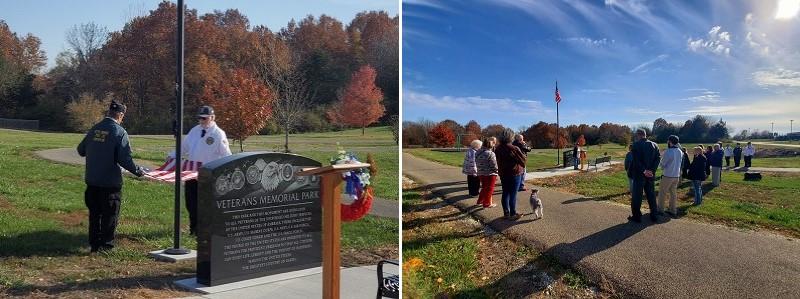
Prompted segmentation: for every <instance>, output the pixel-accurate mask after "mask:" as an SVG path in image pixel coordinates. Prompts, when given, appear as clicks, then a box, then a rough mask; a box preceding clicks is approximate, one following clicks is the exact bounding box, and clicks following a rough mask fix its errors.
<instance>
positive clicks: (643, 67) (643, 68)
mask: <svg viewBox="0 0 800 299" xmlns="http://www.w3.org/2000/svg"><path fill="white" fill-rule="evenodd" d="M667 58H669V55H667V54H661V55H658V56H657V57H656V58H653V59H650V60H648V61H645V62H643V63H642V64H639V65H638V66H636V67H635V68H633V69H631V70H630V71H628V72H629V73H636V72H639V71H641V72H647V67H648V66H650V65H652V64H654V63H657V62H661V61H663V60H664V59H667Z"/></svg>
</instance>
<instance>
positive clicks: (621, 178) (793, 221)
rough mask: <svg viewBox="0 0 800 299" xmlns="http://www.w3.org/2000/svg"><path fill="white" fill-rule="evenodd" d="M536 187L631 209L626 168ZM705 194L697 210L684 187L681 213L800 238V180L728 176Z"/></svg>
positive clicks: (688, 187)
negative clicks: (550, 188) (799, 194)
mask: <svg viewBox="0 0 800 299" xmlns="http://www.w3.org/2000/svg"><path fill="white" fill-rule="evenodd" d="M764 160H766V159H764ZM657 175H660V171H659V173H657ZM533 184H536V185H541V186H545V187H553V188H556V189H560V190H564V191H569V192H574V193H578V194H582V195H585V196H589V197H594V198H596V200H610V201H615V202H619V203H624V204H629V203H630V195H629V193H628V182H627V176H626V174H625V172H624V170H622V166H620V165H616V166H614V167H613V168H612V169H611V170H609V171H605V172H600V173H594V172H586V173H580V174H578V175H570V176H560V177H556V178H550V179H541V180H534V181H533ZM704 188H705V189H704V190H706V191H705V192H704V196H703V204H702V205H700V206H692V205H691V203H692V200H693V198H694V195H693V193H692V191H691V190H692V187H691V183H684V184H682V185H680V187H679V189H678V194H679V203H678V204H679V209H680V210H682V212H683V213H686V215H687V216H689V217H693V218H701V219H705V220H710V221H712V222H722V223H726V224H729V225H733V226H741V227H754V226H759V227H765V228H769V229H774V230H779V231H785V232H788V233H789V234H791V235H794V236H800V197H798V196H797V194H798V193H800V174H787V173H764V178H763V179H762V180H760V181H744V180H743V174H742V173H739V172H731V171H726V172H723V175H722V184H721V186H720V187H717V188H711V186H710V181H706V183H705V186H704ZM656 191H658V185H656Z"/></svg>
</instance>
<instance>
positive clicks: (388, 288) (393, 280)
mask: <svg viewBox="0 0 800 299" xmlns="http://www.w3.org/2000/svg"><path fill="white" fill-rule="evenodd" d="M384 264H393V265H395V266H399V264H398V262H397V261H390V260H382V261H380V262H378V295H377V296H376V298H378V299H380V298H383V297H389V298H400V277H398V276H397V275H392V274H390V275H386V274H387V273H384V272H383V265H384Z"/></svg>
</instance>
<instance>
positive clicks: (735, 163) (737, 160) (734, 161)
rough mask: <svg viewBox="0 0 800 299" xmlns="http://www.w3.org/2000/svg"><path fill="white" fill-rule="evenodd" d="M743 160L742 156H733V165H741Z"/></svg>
mask: <svg viewBox="0 0 800 299" xmlns="http://www.w3.org/2000/svg"><path fill="white" fill-rule="evenodd" d="M741 160H742V156H733V167H739V161H741Z"/></svg>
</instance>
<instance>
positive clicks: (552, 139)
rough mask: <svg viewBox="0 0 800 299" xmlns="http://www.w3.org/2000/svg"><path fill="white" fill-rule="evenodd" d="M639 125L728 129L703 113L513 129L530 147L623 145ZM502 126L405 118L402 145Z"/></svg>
mask: <svg viewBox="0 0 800 299" xmlns="http://www.w3.org/2000/svg"><path fill="white" fill-rule="evenodd" d="M640 128H641V129H644V130H645V131H647V135H648V138H649V139H650V140H653V141H655V142H659V143H665V142H666V141H667V137H669V136H670V135H677V136H679V137H680V138H681V141H682V142H692V143H695V142H702V143H710V142H717V141H720V140H724V139H728V138H730V133H729V131H730V129H729V128H728V127H727V124H726V123H725V122H724V121H722V120H721V119H720V120H718V121H716V122H713V121H711V119H710V118H709V117H706V116H703V115H697V116H695V117H693V118H691V119H689V120H687V121H686V122H684V123H683V124H682V125H681V124H673V123H669V122H667V121H666V120H664V119H663V118H658V119H656V120H655V121H654V122H653V125H652V126H647V125H642V126H638V127H636V128H631V127H629V126H625V125H620V124H615V123H611V122H605V123H602V124H600V125H599V126H597V125H588V124H579V125H575V124H572V125H568V126H566V127H561V129H560V130H559V129H558V128H557V126H556V124H554V123H547V122H544V121H539V122H537V123H534V124H532V125H531V126H529V127H527V128H524V129H523V130H516V132H517V133H518V134H522V135H523V136H524V137H525V140H526V141H528V142H529V143H530V144H531V146H533V147H534V148H556V147H559V148H565V147H567V146H570V145H572V144H574V143H575V142H577V141H578V140H582V141H583V142H585V144H586V145H597V144H606V143H616V144H622V145H627V144H629V143H631V141H632V140H633V139H632V138H633V131H634V130H635V129H640ZM504 129H505V127H504V126H503V125H501V124H490V125H488V126H486V127H484V128H482V129H481V125H480V123H478V122H477V121H476V120H470V121H469V122H467V123H466V124H465V125H463V126H462V125H461V124H459V123H458V122H456V121H454V120H450V119H446V120H443V121H440V122H438V123H437V122H433V121H430V120H420V121H416V122H415V121H405V122H403V146H404V147H452V146H457V144H456V143H459V141H460V143H459V144H460V145H461V146H466V145H468V144H469V143H470V142H471V141H472V140H475V139H481V138H482V137H491V136H497V135H498V134H499V133H500V132H502V131H503V130H504ZM767 133H768V132H767ZM744 134H747V132H746V131H744ZM459 137H460V140H459ZM736 137H740V136H738V135H737V136H736Z"/></svg>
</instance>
